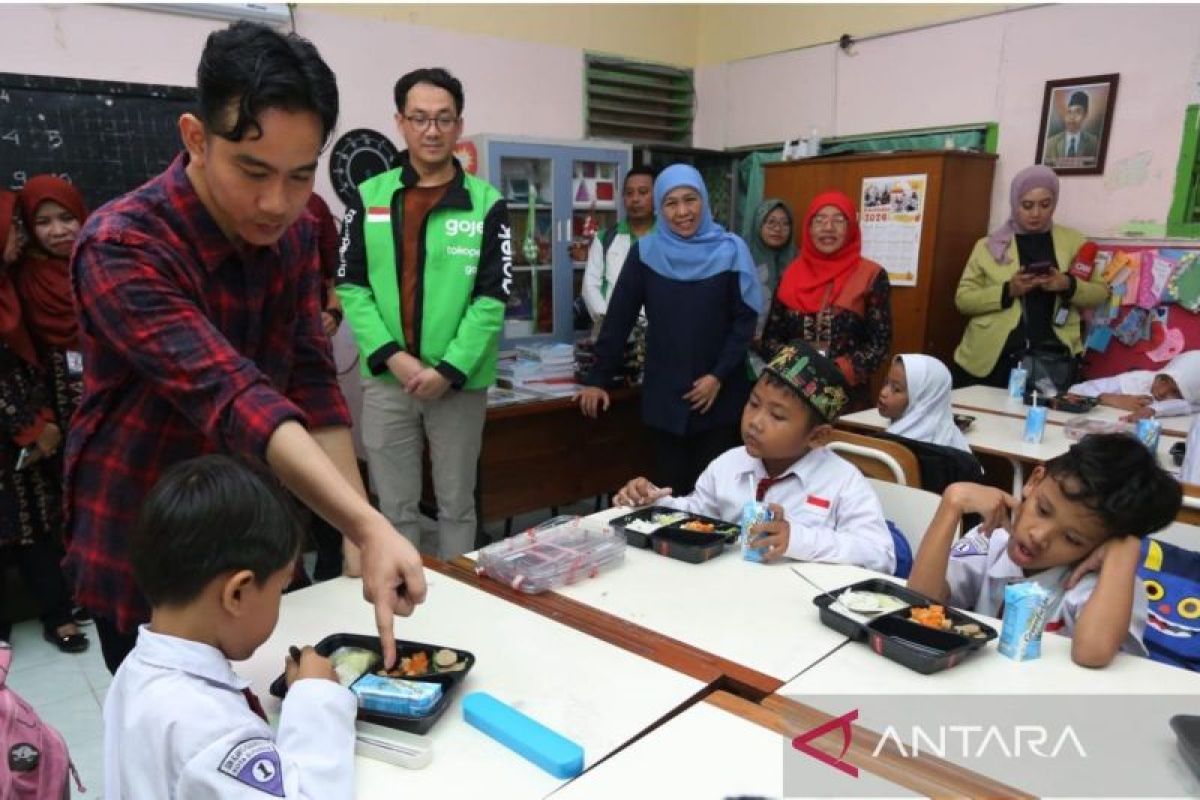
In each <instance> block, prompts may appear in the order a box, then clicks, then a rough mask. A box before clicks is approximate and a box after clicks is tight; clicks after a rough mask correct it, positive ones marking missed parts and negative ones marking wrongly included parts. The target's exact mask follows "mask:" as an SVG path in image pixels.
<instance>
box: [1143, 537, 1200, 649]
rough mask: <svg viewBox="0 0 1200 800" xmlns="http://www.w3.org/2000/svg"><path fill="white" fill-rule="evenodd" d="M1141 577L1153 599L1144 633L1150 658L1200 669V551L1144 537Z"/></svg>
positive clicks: (1144, 640)
mask: <svg viewBox="0 0 1200 800" xmlns="http://www.w3.org/2000/svg"><path fill="white" fill-rule="evenodd" d="M1138 577H1139V578H1141V579H1142V582H1143V583H1144V584H1145V586H1146V597H1147V598H1148V599H1149V601H1150V611H1149V615H1148V617H1147V619H1146V631H1145V633H1143V634H1142V642H1143V643H1144V644H1145V645H1146V649H1147V650H1149V651H1150V658H1152V659H1154V660H1155V661H1161V662H1163V663H1164V664H1171V665H1173V666H1176V667H1183V668H1184V669H1190V670H1193V671H1200V553H1195V552H1193V551H1191V550H1187V549H1184V548H1182V547H1176V546H1175V545H1173V544H1170V543H1169V542H1160V541H1157V540H1155V539H1144V540H1142V563H1141V565H1140V566H1139V567H1138Z"/></svg>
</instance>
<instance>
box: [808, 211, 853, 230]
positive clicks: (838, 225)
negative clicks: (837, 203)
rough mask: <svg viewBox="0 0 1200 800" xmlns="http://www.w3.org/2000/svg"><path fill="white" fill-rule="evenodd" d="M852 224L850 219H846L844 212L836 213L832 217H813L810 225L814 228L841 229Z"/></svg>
mask: <svg viewBox="0 0 1200 800" xmlns="http://www.w3.org/2000/svg"><path fill="white" fill-rule="evenodd" d="M849 224H850V220H848V219H846V217H845V216H843V215H842V214H836V215H834V216H832V217H813V218H812V222H810V223H809V227H812V228H833V229H835V230H841V229H843V228H845V227H846V226H847V225H849Z"/></svg>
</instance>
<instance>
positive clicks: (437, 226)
mask: <svg viewBox="0 0 1200 800" xmlns="http://www.w3.org/2000/svg"><path fill="white" fill-rule="evenodd" d="M454 166H455V176H454V179H453V180H452V181H451V184H450V186H449V188H448V189H447V190H446V193H445V195H444V196H443V197H442V199H441V200H440V201H439V202H438V204H437V205H435V206H434V207H433V208H432V209H430V211H429V215H428V216H427V217H426V219H425V223H424V225H423V227H422V236H423V242H422V243H421V244H420V246H419V247H418V250H417V254H418V259H417V260H418V264H417V269H418V275H417V284H416V285H417V298H416V301H417V302H416V303H415V307H416V319H415V320H413V321H412V322H413V331H414V338H415V341H412V342H408V341H405V335H404V325H403V321H402V319H401V313H402V312H401V308H402V306H401V302H400V287H401V285H402V282H401V276H400V271H401V269H402V268H403V266H402V259H401V255H400V254H401V253H403V242H402V241H401V237H402V236H403V231H404V226H403V222H402V216H403V213H404V194H403V193H404V188H405V187H406V186H413V185H415V184H416V183H417V181H418V179H419V176H418V175H417V172H416V170H414V169H413V167H412V164H411V162H410V161H409V159H408V153H407V152H405V153H404V154H402V156H401V165H400V166H399V167H398V168H396V169H393V170H390V171H388V172H385V173H383V174H382V175H376V176H375V177H374V178H371V179H370V180H367V181H364V182H363V183H362V184H360V185H359V187H358V196H357V197H356V198H355V201H354V202H352V203H351V204H350V205H349V206H348V207H347V209H346V216H345V218H344V220H343V224H342V240H341V246H340V253H339V264H338V272H337V293H338V298H339V299H340V300H341V302H342V309H343V312H344V314H345V317H346V322H347V323H349V325H350V328H351V330H352V331H353V332H354V338H355V340H356V341H357V343H358V348H359V352H360V353H361V355H362V371H363V374H364V375H368V376H374V377H381V378H383V379H385V380H389V379H390V380H394V378H392V377H391V373H390V372H389V371H388V368H387V360H388V358H390V357H391V356H393V355H394V354H396V353H397V352H400V351H407V352H408V353H410V354H411V355H413V356H414V357H416V358H418V359H420V361H421V362H422V363H424V364H426V365H427V366H431V367H433V368H435V369H436V370H437V371H438V372H440V373H441V374H442V375H443V376H444V377H446V379H447V380H449V381H450V383H451V385H452V386H454V388H456V389H486V388H487V387H488V386H490V385H491V384H492V383H493V382H494V381H495V378H496V354H497V351H498V349H499V342H500V331H501V329H502V328H503V327H504V309H505V304H506V301H507V299H508V295H509V292H510V290H511V288H512V279H513V277H512V276H513V272H512V229H511V227H510V226H509V222H508V211H507V207H506V205H505V202H504V198H503V196H502V195H501V194H500V192H499V191H498V190H497V189H496V188H495V187H494V186H492V185H491V184H489V183H487V182H486V181H484V180H481V179H479V178H476V177H475V176H473V175H467V174H466V173H465V172H463V170H462V167H461V166H459V164H458V163H457V162H455V165H454Z"/></svg>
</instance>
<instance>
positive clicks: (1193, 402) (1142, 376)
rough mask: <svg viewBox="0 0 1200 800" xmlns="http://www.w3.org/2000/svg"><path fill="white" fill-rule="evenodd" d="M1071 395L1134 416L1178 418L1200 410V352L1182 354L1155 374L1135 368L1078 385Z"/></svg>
mask: <svg viewBox="0 0 1200 800" xmlns="http://www.w3.org/2000/svg"><path fill="white" fill-rule="evenodd" d="M1068 394H1074V395H1078V396H1080V397H1098V398H1099V399H1100V403H1101V404H1102V405H1106V406H1113V407H1114V408H1123V409H1125V410H1126V411H1132V412H1134V416H1135V417H1139V418H1140V417H1178V416H1184V415H1187V414H1194V413H1196V411H1197V410H1200V350H1191V351H1189V352H1187V353H1180V354H1179V355H1177V356H1175V358H1173V359H1171V361H1170V362H1168V363H1167V365H1166V366H1165V367H1163V368H1162V369H1160V370H1158V371H1157V372H1153V371H1151V370H1148V369H1135V370H1130V371H1129V372H1122V373H1121V374H1120V375H1113V376H1111V377H1108V378H1097V379H1096V380H1094V381H1085V382H1084V383H1077V384H1075V385H1074V386H1072V387H1071V388H1070V389H1069V390H1068Z"/></svg>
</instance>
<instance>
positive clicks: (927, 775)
mask: <svg viewBox="0 0 1200 800" xmlns="http://www.w3.org/2000/svg"><path fill="white" fill-rule="evenodd" d="M762 707H763V708H764V709H766V710H767V711H769V712H772V714H773V724H770V725H768V726H767V727H770V728H771V729H772V730H775V731H777V732H778V733H780V734H782V735H784V736H797V735H799V734H801V733H804V732H806V731H809V730H812V729H813V728H815V727H817V726H819V725H822V724H824V723H826V722H828V721H829V720H831V719H834V716H833V715H832V714H827V713H825V712H824V711H819V710H817V709H815V708H812V707H811V706H807V705H805V704H803V703H798V702H796V701H795V700H791V699H789V698H787V697H783V696H781V695H778V694H776V695H771V696H770V697H767V698H765V699H764V700H763V701H762ZM730 710H732V709H730ZM735 713H737V712H735ZM760 719H771V718H761V717H760V718H755V719H754V720H753V721H755V722H759V724H762V722H760ZM834 738H836V737H834ZM880 739H881V737H880V735H879V734H878V733H876V732H875V731H872V730H869V729H867V728H864V727H862V726H860V725H855V726H854V735H853V737H852V741H851V744H850V749H849V750H848V751H847V752H846V755H845V756H844V760H845V761H847V762H849V763H851V764H853V765H855V766H856V767H858V768H859V769H863V770H866V771H867V772H870V773H872V774H874V775H878V776H879V777H881V778H883V779H884V780H887V781H891V782H892V783H895V784H897V785H899V786H903V787H905V788H906V789H911V790H912V791H914V792H918V793H920V794H923V795H927V796H929V797H1004V798H1018V797H1019V798H1034V797H1035V795H1031V794H1027V793H1025V792H1023V791H1020V790H1019V789H1014V788H1013V787H1011V786H1008V785H1006V784H1003V783H1000V782H999V781H996V780H993V779H992V778H988V777H986V776H984V775H980V774H979V773H977V772H972V771H971V770H969V769H966V768H965V767H960V766H958V765H957V764H952V763H951V762H949V761H945V760H943V759H940V758H936V757H934V756H928V755H919V756H916V757H905V756H903V755H901V754H900V753H899V752H897V751H896V749H895V747H894V746H892V745H888V746H886V747H885V748H884V749H883V751H882V752H881V753H880V755H879V756H877V757H875V756H872V755H871V754H872V753H873V752H874V751H875V748H876V746H878V744H879V740H880ZM809 744H810V745H811V746H813V747H816V748H818V749H820V750H823V751H825V752H828V753H829V754H830V755H832V756H835V757H836V755H837V753H838V752H839V747H838V746H837V743H836V742H834V741H833V739H832V738H829V737H826V738H823V739H815V740H812V741H811V742H810V743H809Z"/></svg>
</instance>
